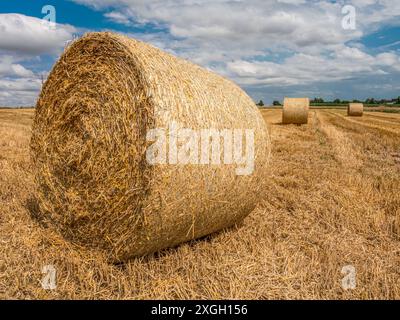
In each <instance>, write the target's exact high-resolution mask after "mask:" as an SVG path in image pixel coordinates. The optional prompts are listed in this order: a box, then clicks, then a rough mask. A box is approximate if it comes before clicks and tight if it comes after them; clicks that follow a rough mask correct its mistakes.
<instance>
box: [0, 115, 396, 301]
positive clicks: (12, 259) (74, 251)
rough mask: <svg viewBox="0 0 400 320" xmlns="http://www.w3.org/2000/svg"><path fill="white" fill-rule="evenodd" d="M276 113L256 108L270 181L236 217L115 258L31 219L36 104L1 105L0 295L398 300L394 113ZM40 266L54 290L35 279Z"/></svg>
mask: <svg viewBox="0 0 400 320" xmlns="http://www.w3.org/2000/svg"><path fill="white" fill-rule="evenodd" d="M281 112H282V111H281V110H267V111H263V112H262V113H263V116H264V119H265V120H266V122H267V123H269V129H270V131H271V132H270V133H271V139H272V161H271V164H270V173H269V174H270V183H268V184H267V185H268V187H267V188H266V189H265V190H264V191H263V194H260V197H262V198H265V200H263V201H262V202H261V204H260V205H259V206H258V208H257V209H256V210H255V211H254V212H253V213H252V214H251V215H250V216H249V217H248V218H246V219H245V220H244V221H243V223H241V224H240V225H238V226H237V227H235V228H233V229H228V230H225V231H223V232H220V233H217V234H214V235H211V236H208V237H207V238H203V239H201V240H197V241H192V242H190V243H186V244H183V245H180V246H179V247H177V248H175V249H167V250H164V251H162V252H160V253H158V254H154V255H151V256H148V257H145V258H136V259H133V260H131V261H130V262H129V263H125V264H118V265H112V264H109V263H107V262H106V259H105V257H103V256H101V255H100V254H96V253H93V252H88V251H86V250H85V249H84V248H80V247H77V246H76V245H73V244H71V243H69V242H68V241H66V240H64V239H63V238H62V237H61V236H60V235H59V234H57V233H56V232H54V231H53V230H52V229H51V227H49V226H48V225H46V224H45V223H44V221H41V220H40V219H38V215H37V211H36V206H35V203H34V202H33V201H32V192H33V188H34V184H33V174H32V171H31V165H30V160H29V147H28V146H29V140H30V132H31V123H32V118H33V110H0V172H1V174H0V212H1V216H0V244H1V246H0V298H3V299H4V298H19V299H40V298H43V299H78V298H82V299H188V298H191V299H222V298H225V299H328V298H334V299H350V298H355V299H378V298H381V299H400V114H384V113H379V112H374V113H369V112H366V113H365V114H364V116H363V117H362V118H361V117H360V118H348V117H347V116H346V111H345V110H310V113H309V121H308V124H307V125H304V126H296V125H282V124H281V123H280V122H281V120H282V113H281ZM45 265H54V267H55V269H56V271H57V273H56V280H57V288H56V289H55V290H45V289H43V288H42V285H41V280H42V278H43V274H42V268H43V266H45ZM345 266H353V267H354V269H355V271H356V281H357V282H356V287H355V289H353V290H344V289H343V287H342V279H343V277H344V276H345V275H344V274H342V273H341V271H342V268H343V267H345Z"/></svg>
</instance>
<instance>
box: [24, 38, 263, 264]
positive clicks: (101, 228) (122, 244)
mask: <svg viewBox="0 0 400 320" xmlns="http://www.w3.org/2000/svg"><path fill="white" fill-rule="evenodd" d="M172 121H176V122H177V123H179V125H180V126H182V127H184V128H190V129H195V130H196V129H199V130H200V129H207V128H215V129H220V130H223V129H253V130H254V136H255V138H254V145H255V170H254V173H253V174H251V175H248V176H238V175H236V174H235V169H236V168H237V166H236V165H219V166H218V165H184V166H182V165H149V164H148V162H147V161H146V157H145V151H146V148H147V146H148V142H147V141H146V134H147V132H148V131H149V130H150V129H153V128H167V127H168V125H169V124H170V123H171V122H172ZM269 152H270V143H269V137H268V131H267V129H266V125H265V123H264V121H263V119H262V116H261V114H260V112H259V111H258V109H257V108H256V106H255V105H254V102H253V101H252V99H250V98H249V97H248V95H247V94H245V93H244V92H243V91H242V90H241V89H240V88H239V87H238V86H236V85H235V84H234V83H232V82H231V81H229V80H227V79H224V78H222V77H221V76H218V75H216V74H214V73H212V72H210V71H207V70H205V69H202V68H201V67H199V66H196V65H194V64H192V63H190V62H187V61H185V60H182V59H179V58H176V57H174V56H172V55H170V54H167V53H165V52H162V51H161V50H159V49H156V48H154V47H152V46H150V45H148V44H145V43H143V42H140V41H136V40H134V39H131V38H128V37H125V36H121V35H118V34H114V33H108V32H107V33H88V34H86V35H85V36H83V37H82V38H81V39H79V40H77V41H75V42H74V43H73V44H71V45H70V46H69V47H68V48H67V49H66V51H65V52H64V53H63V55H62V56H61V58H60V60H59V61H58V62H57V63H56V65H55V66H54V68H53V70H52V72H51V73H50V75H49V78H48V80H47V81H46V83H45V85H44V86H43V89H42V92H41V95H40V97H39V100H38V102H37V106H36V112H35V118H34V124H33V132H32V139H31V155H32V160H33V165H34V172H35V180H36V185H37V195H36V197H37V200H38V205H39V208H40V212H41V213H40V214H41V215H42V216H43V218H44V219H47V220H48V221H49V222H50V223H51V225H53V226H54V227H55V228H56V229H57V230H58V231H59V232H61V233H62V234H63V235H64V236H65V237H66V238H67V239H70V240H71V241H74V242H76V243H78V244H82V245H85V246H87V247H89V248H94V249H97V250H100V251H102V252H104V253H105V254H106V255H107V257H109V259H111V260H112V261H125V260H127V259H129V258H131V257H133V256H141V255H145V254H148V253H151V252H155V251H158V250H160V249H162V248H166V247H172V246H175V245H177V244H180V243H182V242H185V241H188V240H191V239H194V238H199V237H202V236H205V235H208V234H210V233H212V232H215V231H218V230H221V229H223V228H226V227H229V226H232V225H234V224H236V223H237V222H239V221H241V220H242V219H243V218H244V217H246V216H247V215H248V214H249V213H250V212H251V211H252V210H253V209H254V208H255V206H256V203H257V202H258V201H259V200H260V196H259V195H260V193H261V190H263V188H264V186H265V183H266V171H267V164H268V158H269ZM210 186H212V188H210ZM210 190H212V192H210Z"/></svg>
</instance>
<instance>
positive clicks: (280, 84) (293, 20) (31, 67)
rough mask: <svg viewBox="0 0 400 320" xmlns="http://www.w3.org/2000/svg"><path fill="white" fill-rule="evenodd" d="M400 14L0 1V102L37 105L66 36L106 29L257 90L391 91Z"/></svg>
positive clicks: (379, 94)
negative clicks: (49, 11) (48, 8)
mask: <svg viewBox="0 0 400 320" xmlns="http://www.w3.org/2000/svg"><path fill="white" fill-rule="evenodd" d="M45 5H52V6H53V7H54V8H55V11H56V23H57V25H56V27H55V28H49V26H48V25H46V24H44V23H42V18H43V17H44V16H45V14H43V13H42V8H43V7H44V6H45ZM346 5H351V6H352V8H354V13H355V15H354V17H353V16H352V15H349V14H348V11H345V12H343V11H342V10H343V8H344V7H345V6H346ZM399 16H400V2H398V1H391V0H353V1H328V0H271V1H265V0H248V1H238V0H213V1H211V0H154V1H146V0H64V1H62V0H58V1H49V0H35V1H26V0H14V1H2V2H1V4H0V105H7V106H18V105H34V104H35V101H36V98H37V95H38V93H39V91H40V87H41V79H42V78H45V77H46V76H47V74H48V72H49V71H50V70H51V67H52V65H53V64H54V63H55V61H56V60H57V58H58V57H59V55H60V54H61V52H62V50H63V48H64V47H65V45H66V43H68V41H69V40H71V39H73V38H76V37H78V36H80V35H82V34H83V33H85V32H88V31H102V30H107V31H115V32H120V33H125V34H128V35H129V36H132V37H135V38H137V39H140V40H143V41H146V42H149V43H151V44H153V45H155V46H157V47H159V48H161V49H163V50H166V51H168V52H171V53H173V54H175V55H178V56H181V57H183V58H185V59H188V60H191V61H193V62H195V63H197V64H200V65H202V66H204V67H206V68H209V69H211V70H214V71H215V72H218V73H220V74H222V75H223V76H225V77H228V78H230V79H232V80H233V81H235V82H236V83H238V84H239V85H240V86H241V87H242V88H243V89H245V90H246V91H247V92H248V94H249V95H250V96H251V97H252V98H253V99H254V100H260V99H263V100H264V101H266V102H271V101H272V100H282V99H283V97H284V96H293V97H295V96H309V97H315V96H318V97H323V98H325V99H333V98H340V99H365V98H368V97H376V98H394V97H398V96H400V81H399V80H400V19H399ZM349 18H350V19H351V20H348V19H349ZM353 18H354V19H353ZM343 21H345V22H346V21H347V23H348V22H349V21H354V22H355V25H354V27H355V28H346V27H343Z"/></svg>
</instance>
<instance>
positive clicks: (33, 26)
mask: <svg viewBox="0 0 400 320" xmlns="http://www.w3.org/2000/svg"><path fill="white" fill-rule="evenodd" d="M75 31H76V29H75V28H74V27H72V26H68V25H60V24H57V25H56V26H55V28H51V26H50V25H49V24H48V23H46V21H44V20H42V19H38V18H35V17H29V16H25V15H22V14H14V13H12V14H0V34H1V37H0V50H2V51H8V52H13V53H14V54H29V55H32V54H35V55H39V54H43V53H47V54H48V53H54V52H57V51H59V50H60V49H61V48H63V47H64V46H65V43H66V42H67V41H68V40H71V39H72V38H73V33H74V32H75Z"/></svg>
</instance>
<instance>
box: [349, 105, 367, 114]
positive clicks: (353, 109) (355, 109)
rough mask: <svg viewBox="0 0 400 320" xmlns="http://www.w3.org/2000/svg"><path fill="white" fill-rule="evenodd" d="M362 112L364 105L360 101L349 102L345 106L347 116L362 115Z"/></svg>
mask: <svg viewBox="0 0 400 320" xmlns="http://www.w3.org/2000/svg"><path fill="white" fill-rule="evenodd" d="M363 113H364V105H363V104H362V103H350V104H349V107H348V108H347V115H348V116H349V117H362V115H363Z"/></svg>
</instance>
